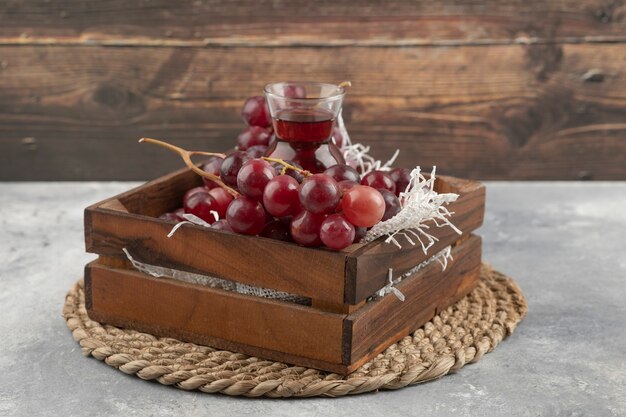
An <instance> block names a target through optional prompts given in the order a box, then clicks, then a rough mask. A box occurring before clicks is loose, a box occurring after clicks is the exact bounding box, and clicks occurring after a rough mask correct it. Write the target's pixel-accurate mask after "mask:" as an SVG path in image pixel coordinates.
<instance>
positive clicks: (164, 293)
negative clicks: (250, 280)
mask: <svg viewBox="0 0 626 417" xmlns="http://www.w3.org/2000/svg"><path fill="white" fill-rule="evenodd" d="M85 284H86V285H85V287H86V297H87V308H88V313H89V315H90V317H91V318H92V319H94V320H97V321H102V322H104V323H108V324H112V325H116V326H121V327H127V328H132V329H136V330H140V331H147V332H151V333H154V334H156V335H158V336H167V337H175V338H180V339H182V340H187V341H193V342H197V343H202V344H206V345H209V346H216V347H219V348H224V349H233V350H236V351H241V352H244V353H247V354H250V355H261V356H263V357H267V358H271V359H276V360H285V361H287V362H289V361H293V359H294V356H298V357H305V358H309V359H310V360H311V361H312V362H311V363H312V364H313V365H312V366H315V365H319V364H317V362H319V361H321V362H328V363H334V364H337V365H341V362H342V338H343V319H344V318H345V316H344V315H340V314H332V313H325V312H321V311H317V310H315V309H313V308H309V307H302V306H298V305H296V304H291V303H286V302H279V301H274V300H268V299H262V298H257V297H252V296H245V295H241V294H236V293H231V292H226V291H222V290H217V289H211V288H206V287H200V286H197V285H191V284H186V283H182V282H177V281H173V280H168V279H157V278H153V277H150V276H147V275H145V274H141V273H138V272H134V271H131V270H121V269H113V268H109V267H105V266H100V265H98V264H96V263H91V264H89V265H87V267H86V272H85ZM300 362H301V361H300ZM338 368H339V369H341V368H342V367H340V366H338Z"/></svg>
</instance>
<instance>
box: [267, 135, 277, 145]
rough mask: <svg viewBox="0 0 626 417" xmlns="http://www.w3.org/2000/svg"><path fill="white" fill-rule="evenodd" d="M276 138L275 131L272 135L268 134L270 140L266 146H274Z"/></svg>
mask: <svg viewBox="0 0 626 417" xmlns="http://www.w3.org/2000/svg"><path fill="white" fill-rule="evenodd" d="M277 140H278V139H276V133H272V136H270V140H269V141H268V143H267V148H268V149H270V148H271V147H272V146H274V144H275V143H276V141H277Z"/></svg>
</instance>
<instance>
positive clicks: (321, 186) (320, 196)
mask: <svg viewBox="0 0 626 417" xmlns="http://www.w3.org/2000/svg"><path fill="white" fill-rule="evenodd" d="M340 197H341V193H340V191H339V186H338V185H337V181H335V180H334V179H332V177H330V176H328V175H326V174H314V175H311V176H310V177H307V178H305V179H304V181H303V182H302V185H300V202H301V203H302V207H304V208H305V209H306V210H308V211H310V212H311V213H316V214H320V213H326V214H327V213H332V212H333V211H335V208H337V205H338V204H339V199H340Z"/></svg>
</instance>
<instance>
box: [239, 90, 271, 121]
mask: <svg viewBox="0 0 626 417" xmlns="http://www.w3.org/2000/svg"><path fill="white" fill-rule="evenodd" d="M241 116H243V120H244V121H245V122H246V123H247V124H248V126H260V127H267V126H269V125H271V124H272V118H271V116H270V110H269V109H268V108H267V103H266V102H265V97H262V96H254V97H250V98H249V99H247V100H246V102H245V103H244V104H243V108H242V109H241Z"/></svg>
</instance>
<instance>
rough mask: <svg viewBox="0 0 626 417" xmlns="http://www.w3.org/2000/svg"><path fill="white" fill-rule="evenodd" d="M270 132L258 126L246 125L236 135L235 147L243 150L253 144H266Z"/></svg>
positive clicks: (268, 140)
mask: <svg viewBox="0 0 626 417" xmlns="http://www.w3.org/2000/svg"><path fill="white" fill-rule="evenodd" d="M271 136H272V134H271V133H270V132H269V131H268V130H267V129H264V128H262V127H259V126H248V127H246V128H245V129H244V130H243V131H242V132H241V133H240V134H239V136H237V149H239V150H240V151H245V150H247V149H248V148H251V147H253V146H258V145H261V146H267V145H268V144H269V142H270V137H271Z"/></svg>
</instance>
